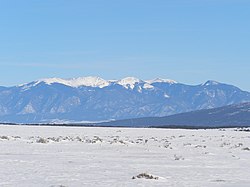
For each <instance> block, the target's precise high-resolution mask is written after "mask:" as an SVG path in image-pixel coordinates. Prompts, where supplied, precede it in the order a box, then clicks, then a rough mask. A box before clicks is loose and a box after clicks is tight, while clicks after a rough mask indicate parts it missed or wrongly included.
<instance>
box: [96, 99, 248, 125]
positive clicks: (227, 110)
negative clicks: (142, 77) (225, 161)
mask: <svg viewBox="0 0 250 187" xmlns="http://www.w3.org/2000/svg"><path fill="white" fill-rule="evenodd" d="M92 125H93V126H94V125H97V126H116V127H119V126H120V127H157V128H219V127H250V102H246V103H240V104H235V105H228V106H223V107H218V108H214V109H203V110H198V111H192V112H186V113H180V114H175V115H170V116H165V117H148V118H137V119H127V120H118V121H113V122H103V123H96V124H92Z"/></svg>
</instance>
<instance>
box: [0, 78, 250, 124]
mask: <svg viewBox="0 0 250 187" xmlns="http://www.w3.org/2000/svg"><path fill="white" fill-rule="evenodd" d="M247 101H250V93H249V92H245V91H242V90H240V89H239V88H237V87H235V86H232V85H228V84H223V83H219V82H216V81H207V82H206V83H204V84H200V85H186V84H182V83H178V82H176V81H174V80H170V79H160V78H157V79H153V80H140V79H138V78H135V77H127V78H124V79H121V80H104V79H102V78H100V77H80V78H74V79H60V78H49V79H41V80H38V81H33V82H30V83H27V84H22V85H19V86H14V87H0V120H1V122H16V123H50V122H58V121H59V122H81V121H103V120H118V119H128V118H138V117H160V116H168V115H172V114H177V113H182V112H189V111H194V110H200V109H210V108H216V107H221V106H225V105H230V104H237V103H241V102H247Z"/></svg>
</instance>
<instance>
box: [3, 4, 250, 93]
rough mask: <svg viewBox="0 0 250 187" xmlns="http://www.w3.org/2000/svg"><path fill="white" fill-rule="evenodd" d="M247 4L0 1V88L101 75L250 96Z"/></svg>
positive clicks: (249, 29)
mask: <svg viewBox="0 0 250 187" xmlns="http://www.w3.org/2000/svg"><path fill="white" fill-rule="evenodd" d="M249 10H250V1H248V0H105V1H104V0H25V1H20V0H8V1H1V2H0V67H1V71H0V72H1V73H0V85H4V86H10V85H16V84H20V83H24V82H29V81H32V80H36V79H40V78H45V77H60V78H71V77H79V76H90V75H96V76H100V77H102V78H105V79H120V78H123V77H126V76H135V77H138V78H141V79H152V78H156V77H161V78H170V79H174V80H176V81H178V82H183V83H186V84H200V83H202V82H205V81H206V80H210V79H211V80H217V81H220V82H226V83H229V84H234V85H237V86H239V87H240V88H242V89H244V90H248V91H250V84H249V80H250V23H249V20H250V11H249Z"/></svg>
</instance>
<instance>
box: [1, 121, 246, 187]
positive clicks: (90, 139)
mask: <svg viewBox="0 0 250 187" xmlns="http://www.w3.org/2000/svg"><path fill="white" fill-rule="evenodd" d="M143 173H147V174H149V175H152V176H151V178H152V179H145V178H144V177H145V176H146V175H139V174H143ZM138 175H139V176H138ZM137 176H138V177H142V178H138V177H137ZM132 178H133V179H132ZM249 185H250V132H244V131H235V129H226V130H219V129H210V130H183V129H136V128H130V129H126V128H97V127H96V128H87V127H82V128H81V127H41V126H37V127H35V126H5V125H0V186H21V187H22V186H23V187H29V186H42V187H44V186H45V187H46V186H48V187H52V186H53V187H59V186H69V187H71V186H73V187H74V186H91V187H92V186H100V187H105V186H178V187H181V186H190V187H195V186H197V187H201V186H213V187H214V186H215V187H216V186H227V187H233V186H237V187H247V186H249Z"/></svg>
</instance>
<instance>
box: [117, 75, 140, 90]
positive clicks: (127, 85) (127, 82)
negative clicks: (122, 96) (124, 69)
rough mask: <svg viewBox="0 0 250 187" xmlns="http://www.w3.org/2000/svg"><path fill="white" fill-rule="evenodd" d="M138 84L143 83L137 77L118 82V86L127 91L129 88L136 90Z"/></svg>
mask: <svg viewBox="0 0 250 187" xmlns="http://www.w3.org/2000/svg"><path fill="white" fill-rule="evenodd" d="M138 83H143V81H142V80H140V79H138V78H135V77H126V78H124V79H121V80H119V81H117V84H120V85H122V86H123V87H125V88H127V89H128V88H131V89H134V87H135V85H136V84H138Z"/></svg>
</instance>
